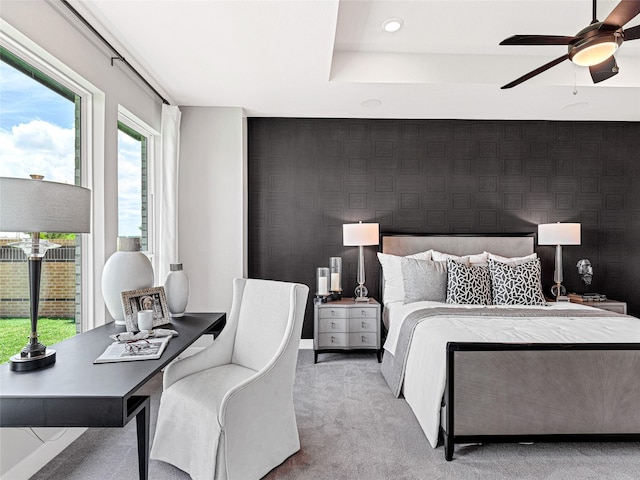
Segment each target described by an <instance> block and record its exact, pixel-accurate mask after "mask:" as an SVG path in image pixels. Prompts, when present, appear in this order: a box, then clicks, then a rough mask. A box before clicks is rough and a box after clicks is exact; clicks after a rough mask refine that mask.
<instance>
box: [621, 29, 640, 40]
mask: <svg viewBox="0 0 640 480" xmlns="http://www.w3.org/2000/svg"><path fill="white" fill-rule="evenodd" d="M639 38H640V25H636V26H635V27H631V28H627V29H626V30H625V31H624V41H625V42H628V41H629V40H637V39H639Z"/></svg>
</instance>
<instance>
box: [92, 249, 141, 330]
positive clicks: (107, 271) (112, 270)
mask: <svg viewBox="0 0 640 480" xmlns="http://www.w3.org/2000/svg"><path fill="white" fill-rule="evenodd" d="M152 286H153V267H152V266H151V262H150V261H149V258H148V257H147V256H146V255H145V254H144V253H142V252H141V251H140V239H139V238H137V237H118V250H117V252H115V253H114V254H113V255H111V256H110V257H109V259H108V260H107V262H106V263H105V264H104V270H103V271H102V297H103V298H104V303H105V304H106V306H107V310H109V314H110V315H111V317H112V318H113V319H114V320H115V322H116V325H125V324H126V322H125V319H124V309H123V306H122V295H121V294H122V292H125V291H128V290H139V289H141V288H149V287H152Z"/></svg>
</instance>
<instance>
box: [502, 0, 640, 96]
mask: <svg viewBox="0 0 640 480" xmlns="http://www.w3.org/2000/svg"><path fill="white" fill-rule="evenodd" d="M639 13H640V0H622V1H621V2H620V3H618V5H616V7H615V8H614V9H613V11H612V12H611V13H610V14H609V16H608V17H607V18H606V19H605V20H604V22H600V21H598V19H597V18H596V0H593V20H592V21H591V24H590V25H589V26H588V27H585V28H583V29H582V30H580V31H579V32H578V33H576V34H575V36H573V37H565V36H561V35H514V36H512V37H509V38H507V39H505V40H503V41H502V42H500V45H567V46H568V52H567V53H566V54H564V55H563V56H561V57H558V58H556V59H555V60H552V61H550V62H549V63H547V64H545V65H542V66H541V67H538V68H536V69H535V70H533V71H531V72H529V73H527V74H526V75H523V76H522V77H520V78H518V79H517V80H514V81H513V82H511V83H507V84H506V85H504V86H502V87H501V88H502V89H505V88H512V87H515V86H516V85H519V84H521V83H522V82H524V81H526V80H529V79H530V78H532V77H535V76H536V75H539V74H540V73H542V72H544V71H545V70H548V69H550V68H551V67H554V66H556V65H558V64H559V63H561V62H564V61H565V60H567V59H569V60H571V61H572V62H573V63H575V64H576V65H580V66H587V67H589V72H590V73H591V78H592V79H593V83H599V82H602V81H603V80H606V79H607V78H611V77H613V76H614V75H616V74H617V73H618V64H617V63H616V59H615V57H614V56H613V54H614V52H615V51H616V50H617V49H618V47H619V46H620V45H622V42H624V41H625V40H626V41H628V40H637V39H638V38H640V25H638V26H635V27H631V28H629V29H627V30H624V29H623V28H622V27H623V26H624V25H625V24H626V23H627V22H629V21H631V20H632V19H633V18H634V17H635V16H636V15H638V14H639Z"/></svg>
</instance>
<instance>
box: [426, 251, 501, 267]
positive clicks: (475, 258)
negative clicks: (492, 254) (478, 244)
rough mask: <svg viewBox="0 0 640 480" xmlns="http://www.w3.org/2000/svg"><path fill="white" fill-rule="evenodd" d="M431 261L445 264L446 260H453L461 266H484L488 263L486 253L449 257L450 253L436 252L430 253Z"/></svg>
mask: <svg viewBox="0 0 640 480" xmlns="http://www.w3.org/2000/svg"><path fill="white" fill-rule="evenodd" d="M431 259H432V260H433V261H435V262H446V261H447V259H451V260H455V261H456V262H458V263H462V264H463V265H486V264H487V262H488V261H489V255H487V253H486V252H485V253H476V254H474V255H463V256H458V255H451V254H450V253H442V252H438V251H437V250H433V252H431Z"/></svg>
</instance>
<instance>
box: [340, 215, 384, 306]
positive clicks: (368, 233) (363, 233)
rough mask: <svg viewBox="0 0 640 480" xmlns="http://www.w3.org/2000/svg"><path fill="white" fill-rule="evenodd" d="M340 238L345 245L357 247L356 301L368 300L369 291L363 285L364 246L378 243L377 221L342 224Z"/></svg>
mask: <svg viewBox="0 0 640 480" xmlns="http://www.w3.org/2000/svg"><path fill="white" fill-rule="evenodd" d="M342 240H343V242H342V243H343V245H344V246H345V247H358V278H357V280H358V286H357V287H356V290H355V300H356V302H368V301H369V298H368V297H367V295H368V294H369V291H368V290H367V287H365V286H364V248H363V247H365V246H369V245H379V244H380V231H379V226H378V224H377V223H362V222H359V223H348V224H345V225H342Z"/></svg>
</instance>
